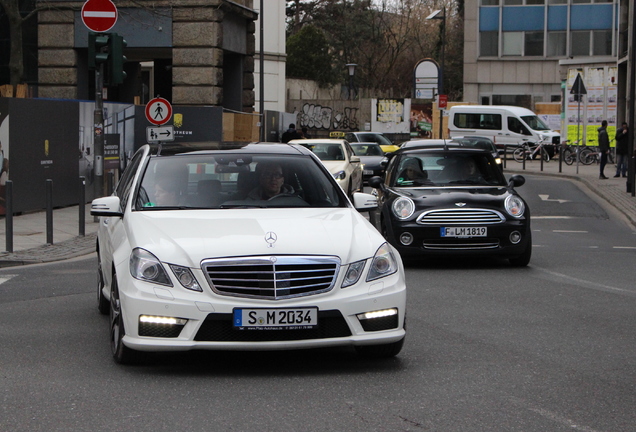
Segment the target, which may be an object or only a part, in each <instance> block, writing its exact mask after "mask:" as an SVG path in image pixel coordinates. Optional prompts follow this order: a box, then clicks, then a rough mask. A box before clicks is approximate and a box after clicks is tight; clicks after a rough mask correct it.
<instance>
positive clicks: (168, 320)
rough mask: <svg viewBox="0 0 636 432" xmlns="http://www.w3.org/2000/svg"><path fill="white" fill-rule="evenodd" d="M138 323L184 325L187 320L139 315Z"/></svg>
mask: <svg viewBox="0 0 636 432" xmlns="http://www.w3.org/2000/svg"><path fill="white" fill-rule="evenodd" d="M139 322H142V323H150V324H167V325H186V323H187V322H188V320H186V319H183V318H173V317H162V316H150V315H140V316H139Z"/></svg>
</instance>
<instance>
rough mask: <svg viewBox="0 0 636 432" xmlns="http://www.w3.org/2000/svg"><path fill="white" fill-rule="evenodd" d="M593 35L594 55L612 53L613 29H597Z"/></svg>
mask: <svg viewBox="0 0 636 432" xmlns="http://www.w3.org/2000/svg"><path fill="white" fill-rule="evenodd" d="M592 35H593V39H592V40H593V47H592V55H595V56H600V55H612V31H611V30H595V31H593V32H592Z"/></svg>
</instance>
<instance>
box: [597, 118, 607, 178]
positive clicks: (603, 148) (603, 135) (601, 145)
mask: <svg viewBox="0 0 636 432" xmlns="http://www.w3.org/2000/svg"><path fill="white" fill-rule="evenodd" d="M598 149H599V152H600V153H601V171H600V173H599V176H598V178H600V179H603V180H605V179H607V177H605V173H604V171H605V165H607V154H608V153H609V150H610V145H609V136H608V135H607V120H603V121H602V122H601V127H600V128H598Z"/></svg>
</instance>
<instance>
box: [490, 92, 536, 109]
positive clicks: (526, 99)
mask: <svg viewBox="0 0 636 432" xmlns="http://www.w3.org/2000/svg"><path fill="white" fill-rule="evenodd" d="M492 104H493V105H514V106H520V107H524V108H528V109H530V108H531V106H532V97H531V96H530V95H492Z"/></svg>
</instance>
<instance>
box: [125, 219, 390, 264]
mask: <svg viewBox="0 0 636 432" xmlns="http://www.w3.org/2000/svg"><path fill="white" fill-rule="evenodd" d="M125 220H126V222H125V223H126V228H127V229H128V230H129V233H128V235H129V238H130V239H131V245H130V246H131V247H132V248H135V247H141V248H143V249H146V250H148V251H149V252H151V253H153V254H154V255H155V256H156V257H157V258H158V259H159V260H161V261H163V262H167V263H171V264H179V265H186V266H189V267H193V268H194V267H199V266H200V263H201V261H202V260H204V259H208V258H220V257H235V256H236V257H238V256H252V255H290V254H291V255H330V256H338V257H339V258H340V259H341V262H342V264H347V263H350V262H355V261H358V260H361V259H365V258H369V257H372V256H373V255H374V254H375V252H376V250H377V249H378V248H379V247H380V245H382V243H384V241H385V240H384V239H383V238H382V236H381V235H380V234H379V233H378V232H377V231H376V230H375V229H369V227H370V226H369V222H368V221H367V220H366V219H365V218H364V217H362V216H361V215H360V214H359V213H358V212H357V211H355V210H353V209H351V208H340V209H334V208H303V209H289V208H285V209H222V210H186V211H183V210H178V211H145V212H133V213H129V214H128V215H126V218H125ZM272 234H273V235H272Z"/></svg>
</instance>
